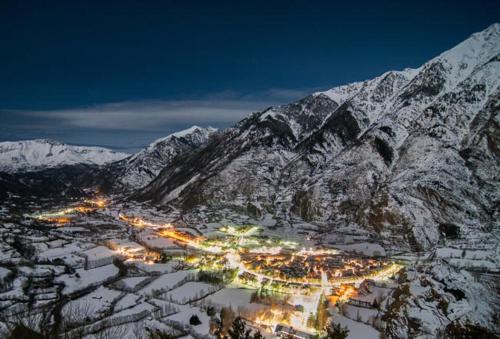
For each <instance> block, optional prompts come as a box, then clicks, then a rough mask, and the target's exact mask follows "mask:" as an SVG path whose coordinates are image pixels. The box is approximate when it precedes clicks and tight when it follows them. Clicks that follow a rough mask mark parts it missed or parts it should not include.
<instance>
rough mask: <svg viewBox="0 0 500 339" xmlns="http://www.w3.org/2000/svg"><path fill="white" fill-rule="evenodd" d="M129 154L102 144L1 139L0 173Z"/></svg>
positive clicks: (99, 162)
mask: <svg viewBox="0 0 500 339" xmlns="http://www.w3.org/2000/svg"><path fill="white" fill-rule="evenodd" d="M127 156H129V155H128V154H125V153H119V152H114V151H112V150H110V149H107V148H103V147H87V146H73V145H67V144H63V143H60V142H58V141H54V140H48V139H36V140H22V141H6V142H0V172H8V173H14V172H22V171H24V172H26V171H37V170H42V169H47V168H55V167H60V166H64V165H76V164H86V165H104V164H107V163H110V162H113V161H118V160H121V159H123V158H125V157H127Z"/></svg>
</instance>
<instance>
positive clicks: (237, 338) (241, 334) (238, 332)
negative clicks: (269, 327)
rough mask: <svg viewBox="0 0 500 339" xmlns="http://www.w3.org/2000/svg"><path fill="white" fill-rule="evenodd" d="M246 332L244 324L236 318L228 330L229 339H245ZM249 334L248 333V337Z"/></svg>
mask: <svg viewBox="0 0 500 339" xmlns="http://www.w3.org/2000/svg"><path fill="white" fill-rule="evenodd" d="M246 332H247V330H246V326H245V322H244V321H243V320H242V319H241V317H236V319H234V321H233V325H232V326H231V328H230V329H229V331H228V333H229V338H231V339H244V338H247V333H246ZM249 334H250V333H248V335H249Z"/></svg>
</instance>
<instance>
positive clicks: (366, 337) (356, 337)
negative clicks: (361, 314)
mask: <svg viewBox="0 0 500 339" xmlns="http://www.w3.org/2000/svg"><path fill="white" fill-rule="evenodd" d="M332 320H333V321H334V322H335V323H340V324H341V325H342V326H345V327H347V328H348V329H349V335H348V336H347V338H348V339H378V338H380V334H379V332H378V331H377V330H375V329H374V328H373V327H371V326H368V325H365V324H363V323H359V322H356V321H354V320H351V319H349V318H346V317H344V316H343V315H341V314H338V313H336V312H332Z"/></svg>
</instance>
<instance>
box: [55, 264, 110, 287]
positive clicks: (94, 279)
mask: <svg viewBox="0 0 500 339" xmlns="http://www.w3.org/2000/svg"><path fill="white" fill-rule="evenodd" d="M116 275H118V267H116V266H115V265H113V264H111V265H106V266H101V267H98V268H93V269H91V270H84V269H82V268H80V269H77V270H76V272H75V273H74V274H63V275H61V276H59V277H57V278H56V279H54V281H55V282H59V283H64V284H65V287H64V289H63V294H70V293H73V292H75V291H78V290H82V289H84V288H86V287H90V286H95V285H98V284H102V283H103V282H105V281H107V280H108V279H110V278H113V277H115V276H116Z"/></svg>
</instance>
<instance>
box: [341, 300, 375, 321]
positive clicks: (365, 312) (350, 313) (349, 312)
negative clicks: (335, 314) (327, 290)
mask: <svg viewBox="0 0 500 339" xmlns="http://www.w3.org/2000/svg"><path fill="white" fill-rule="evenodd" d="M343 309H344V311H345V312H346V313H345V316H346V317H348V318H350V319H353V320H356V321H357V320H358V319H359V320H360V321H362V322H364V323H370V324H371V322H372V320H373V319H375V317H376V316H377V313H378V311H377V310H376V309H372V308H364V307H357V306H353V305H349V304H345V305H344V306H343Z"/></svg>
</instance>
